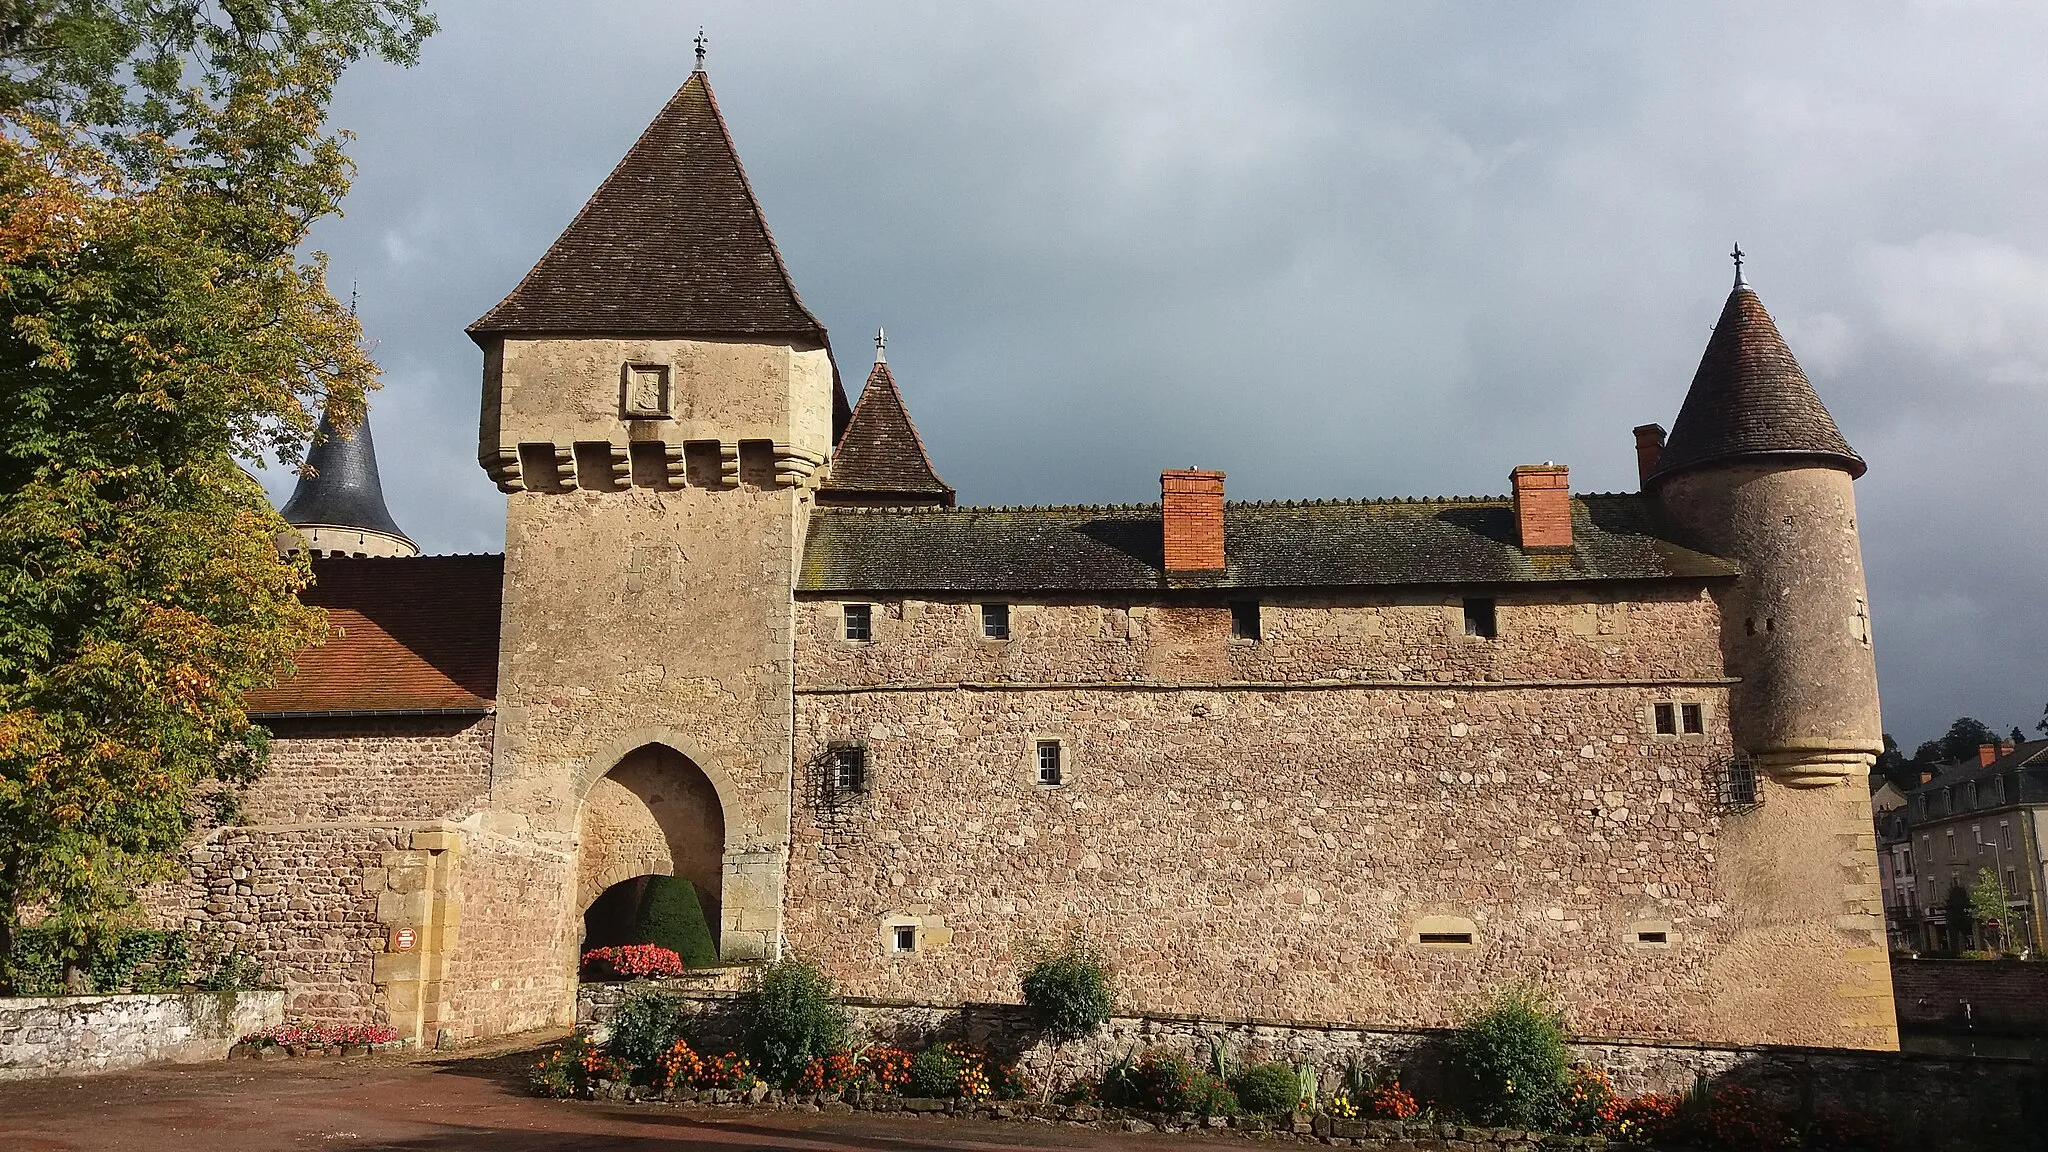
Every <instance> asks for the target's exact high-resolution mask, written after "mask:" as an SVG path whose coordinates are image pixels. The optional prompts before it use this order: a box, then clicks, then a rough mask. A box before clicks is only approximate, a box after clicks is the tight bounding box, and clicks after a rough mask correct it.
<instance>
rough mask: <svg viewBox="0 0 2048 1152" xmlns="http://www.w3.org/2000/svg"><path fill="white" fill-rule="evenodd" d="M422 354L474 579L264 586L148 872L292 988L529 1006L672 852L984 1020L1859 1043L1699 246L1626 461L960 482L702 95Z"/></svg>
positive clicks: (521, 1015) (1808, 520)
mask: <svg viewBox="0 0 2048 1152" xmlns="http://www.w3.org/2000/svg"><path fill="white" fill-rule="evenodd" d="M470 335H471V336H472V337H473V338H474V339H475V341H476V342H477V344H478V345H479V346H480V347H481V349H482V352H483V402H482V412H481V420H480V426H479V427H480V437H479V444H478V452H479V459H480V462H481V463H482V465H483V467H484V468H485V469H486V470H487V471H488V472H489V474H490V475H491V476H492V478H493V479H494V480H495V481H496V482H497V484H498V485H499V487H500V488H501V489H502V490H503V491H504V492H505V494H506V548H505V554H504V555H503V556H502V557H403V556H395V557H387V558H355V557H331V556H330V557H323V558H322V559H319V560H317V561H316V574H317V577H318V583H317V584H316V586H315V588H314V589H313V590H312V592H311V593H310V594H309V598H310V599H311V600H313V601H314V602H316V603H319V604H322V605H323V606H325V607H327V608H328V610H329V612H330V614H331V616H332V618H333V619H334V621H335V622H336V623H337V624H338V625H340V626H341V628H340V632H339V634H338V635H337V636H335V637H334V638H333V639H332V640H330V641H329V642H328V643H327V644H326V645H324V646H322V647H320V648H317V649H314V650H312V651H311V652H309V653H307V654H306V656H305V657H304V658H303V659H302V660H301V661H300V666H299V670H298V672H297V674H296V675H295V676H293V677H292V678H291V679H289V680H287V681H285V682H284V683H281V684H279V685H278V686H276V687H275V688H272V689H268V690H266V691H265V692H263V693H259V694H258V695H257V696H256V697H255V698H253V699H252V700H251V702H250V703H251V708H252V710H253V711H254V712H255V713H256V714H257V715H258V716H260V717H261V718H262V719H263V720H264V722H265V723H267V724H269V725H270V726H271V727H272V728H273V730H274V732H275V733H276V735H277V740H276V742H275V751H274V754H273V758H272V764H271V767H270V769H269V772H268V774H267V775H266V777H265V778H264V780H263V781H262V782H261V783H260V784H259V785H257V786H256V788H255V789H253V790H252V792H251V794H250V796H249V798H248V801H247V803H246V805H245V811H246V812H247V813H248V815H249V822H248V823H247V824H245V825H239V826H235V827H229V828H221V829H215V830H211V831H210V832H209V833H208V835H207V836H206V838H205V839H204V841H203V842H202V843H200V844H199V845H197V846H195V849H194V856H193V880H192V882H191V884H190V885H188V886H187V887H186V888H185V889H184V890H183V891H182V892H181V893H171V894H166V896H165V898H164V901H163V904H164V907H165V911H166V913H167V914H168V915H176V916H182V917H183V918H185V919H186V920H187V921H188V922H191V923H195V924H214V925H219V926H222V927H224V928H226V929H227V930H229V931H231V932H235V933H239V934H241V935H243V936H244V937H245V938H246V939H247V940H248V941H249V942H250V943H251V945H252V946H254V947H255V948H257V950H258V952H259V954H260V955H261V956H263V957H264V959H265V960H266V961H267V962H269V963H271V964H272V966H273V967H274V968H276V969H277V970H278V971H280V972H281V973H282V974H283V975H285V977H286V979H287V981H288V984H289V986H290V987H291V989H292V998H293V999H292V1003H293V1009H294V1011H296V1012H299V1013H301V1014H305V1015H311V1016H328V1017H333V1018H339V1019H361V1018H364V1017H365V1016H383V1017H388V1018H390V1019H392V1020H393V1021H395V1022H398V1023H399V1024H400V1026H401V1027H402V1028H404V1029H405V1030H408V1031H410V1032H413V1033H414V1034H417V1035H421V1036H433V1035H435V1034H437V1033H441V1032H446V1033H448V1034H449V1035H450V1036H452V1037H454V1038H458V1039H459V1038H463V1037H471V1036H482V1035H491V1034H496V1033H502V1032H507V1031H513V1030H517V1029H520V1028H526V1027H532V1026H536V1025H542V1024H559V1023H565V1022H567V1020H568V1019H569V1018H570V1013H571V1011H572V1007H573V1001H574V989H575V969H576V957H577V953H578V948H579V945H580V943H581V940H582V938H583V931H584V927H585V924H584V916H585V913H586V911H588V910H591V909H592V908H593V906H594V904H595V903H596V902H598V901H599V899H600V897H602V896H603V894H604V893H606V892H608V891H614V890H615V886H618V885H621V884H625V883H627V882H635V881H637V880H638V879H639V878H642V877H646V876H650V875H669V876H679V877H684V878H687V879H688V880H690V881H691V882H692V884H693V885H694V886H695V888H696V890H697V892H698V894H699V898H700V901H701V902H702V903H703V904H704V905H705V907H706V909H707V911H708V912H709V914H710V919H711V921H712V922H713V923H714V924H715V925H716V928H717V931H718V936H719V949H720V952H721V953H722V955H723V957H724V958H725V959H726V960H727V961H728V962H736V963H744V962H748V961H755V960H759V959H762V958H767V957H773V956H776V955H778V954H781V953H783V952H785V951H789V950H797V951H801V952H803V953H804V954H806V955H809V956H812V957H814V958H816V959H817V960H818V961H819V962H821V963H822V964H824V965H825V966H826V967H827V968H828V969H829V970H830V971H831V973H832V975H833V976H834V978H835V979H836V980H837V981H838V982H839V984H840V986H841V987H842V988H843V989H845V990H846V991H848V992H850V993H853V994H858V995H866V996H874V997H884V998H892V999H897V1000H903V1001H911V1002H917V1003H923V1004H938V1005H945V1004H957V1003H960V1002H963V1001H981V1000H1008V999H1013V998H1014V997H1015V996H1016V994H1017V993H1016V987H1015V971H1016V965H1017V962H1018V959H1019V957H1020V956H1022V955H1023V954H1024V952H1025V951H1026V949H1028V947H1030V946H1031V944H1032V943H1033V942H1035V941H1040V940H1045V939H1048V938H1051V937H1057V936H1059V935H1062V934H1064V933H1067V932H1069V931H1079V932H1083V933H1086V934H1088V935H1089V936H1091V937H1093V938H1095V939H1096V940H1098V941H1100V942H1101V943H1102V944H1103V945H1104V946H1105V947H1106V948H1107V949H1108V951H1109V952H1110V953H1111V955H1112V956H1113V957H1114V958H1115V960H1116V962H1117V964H1118V966H1119V968H1120V971H1121V973H1122V977H1121V979H1122V986H1123V991H1124V996H1125V999H1126V1002H1127V1005H1128V1007H1129V1008H1131V1009H1134V1010H1136V1011H1140V1012H1144V1011H1156V1012H1173V1013H1184V1014H1193V1015H1198V1016H1204V1017H1210V1018H1224V1019H1258V1020H1265V1021H1296V1022H1301V1023H1304V1024H1317V1023H1328V1022H1340V1023H1352V1024H1366V1025H1384V1026H1432V1025H1439V1024H1443V1023H1446V1022H1448V1021H1449V1020H1450V1019H1452V1017H1453V1015H1454V1014H1455V1011H1456V1009H1457V1006H1458V1005H1459V1004H1460V1003H1461V1002H1463V1001H1465V1000H1467V999H1469V998H1470V997H1472V996H1474V995H1476V994H1479V993H1481V992H1483V991H1484V990H1486V989H1488V988H1491V987H1495V986H1498V985H1500V984H1503V983H1506V982H1508V981H1510V980H1515V979H1522V978H1535V979H1539V980H1542V981H1544V982H1545V983H1547V984H1549V985H1551V986H1553V987H1554V988H1556V989H1558V990H1559V991H1560V992H1561V993H1562V994H1563V995H1564V997H1565V999H1566V1000H1567V1002H1568V1003H1569V1005H1570V1008H1571V1014H1572V1022H1573V1025H1574V1027H1576V1028H1577V1029H1578V1030H1579V1031H1581V1032H1583V1033H1586V1034H1589V1035H1598V1036H1607V1037H1624V1038H1635V1039H1642V1040H1652V1041H1654V1040H1673V1041H1679V1040H1697V1041H1708V1042H1714V1043H1796V1044H1820V1045H1846V1046H1856V1047H1877V1048H1887V1047H1892V1046H1895V1045H1896V1042H1897V1036H1896V1028H1895V1026H1894V1022H1893V1017H1892V1012H1891V994H1890V977H1889V971H1888V968H1887V966H1886V963H1885V954H1884V951H1883V933H1882V916H1881V910H1880V907H1879V904H1878V894H1877V888H1876V858H1875V847H1874V841H1873V838H1872V835H1871V829H1870V826H1869V822H1868V819H1867V816H1866V814H1865V811H1864V808H1863V803H1862V801H1863V776H1864V772H1865V771H1866V770H1867V769H1868V767H1869V765H1870V763H1871V761H1872V759H1873V758H1874V756H1875V754H1876V752H1877V751H1878V745H1879V740H1880V737H1879V727H1878V700H1877V690H1876V681H1875V673H1874V664H1873V662H1872V659H1871V648H1870V644H1871V638H1870V631H1869V611H1868V604H1867V599H1866V593H1865V590H1864V584H1863V574H1862V560H1861V552H1860V545H1859V543H1858V538H1857V533H1856V521H1855V513H1854V500H1853V495H1852V492H1851V482H1852V481H1853V480H1854V478H1855V477H1856V476H1857V475H1859V474H1860V473H1861V472H1862V470H1863V467H1864V463H1863V461H1862V460H1861V459H1860V458H1859V457H1857V455H1856V454H1855V453H1854V451H1853V450H1851V449H1850V447H1849V445H1848V444H1847V442H1846V441H1845V440H1844V439H1843V437H1842V435H1841V433H1840V432H1839V430H1838V429H1837V428H1836V426H1835V424H1834V422H1833V420H1832V419H1831V418H1830V417H1829V416H1828V413H1827V411H1826V409H1825V407H1823V405H1822V404H1821V401H1820V399H1819V397H1818V396H1817V395H1816V394H1815V393H1814V390H1813V388H1812V386H1811V385H1810V384H1809V383H1808V381H1807V380H1806V378H1805V376H1804V375H1803V374H1802V373H1801V372H1800V370H1799V367H1798V364H1797V362H1796V361H1795V360H1794V359H1793V356H1792V354H1791V352H1790V350H1789V349H1788V348H1787V347H1786V346H1785V343H1784V341H1783V340H1782V339H1781V338H1780V336H1779V334H1778V332H1777V330H1776V328H1775V326H1774V324H1773V323H1772V321H1771V318H1770V316H1769V314H1768V313H1767V312H1766V311H1765V310H1764V308H1763V305H1762V303H1761V301H1760V300H1759V299H1758V297H1757V296H1756V294H1755V292H1754V291H1752V290H1751V289H1750V287H1749V286H1748V285H1747V284H1744V283H1742V282H1740V280H1739V279H1738V282H1737V284H1736V286H1735V288H1734V290H1733V291H1732V292H1731V294H1730V296H1729V299H1728V303H1727V306H1726V308H1725V309H1724V311H1723V314H1722V316H1721V319H1720V321H1719V324H1718V325H1717V327H1716V329H1715V332H1714V335H1713V338H1712V340H1711V341H1710V342H1709V345H1708V348H1707V351H1706V354H1705V355H1704V357H1703V358H1702V360H1701V363H1700V368H1699V371H1698V373H1697V375H1696V376H1695V378H1694V379H1693V381H1692V384H1691V388H1690V391H1689V392H1688V393H1687V395H1686V398H1685V400H1684V403H1683V406H1682V407H1681V408H1680V409H1679V414H1678V417H1677V419H1676V421H1675V422H1674V425H1673V428H1672V431H1671V434H1670V437H1669V439H1668V441H1667V440H1666V438H1665V434H1664V431H1663V429H1662V428H1661V427H1659V426H1656V425H1644V426H1643V427H1641V428H1639V429H1637V431H1636V444H1635V449H1636V452H1637V458H1638V462H1639V465H1640V468H1641V477H1642V487H1641V490H1640V491H1637V492H1630V493H1606V494H1574V493H1573V492H1572V491H1571V489H1570V474H1569V471H1568V469H1567V468H1565V467H1564V466H1562V465H1555V464H1549V465H1523V466H1520V467H1513V468H1510V467H1509V466H1508V464H1507V462H1503V464H1502V466H1501V472H1502V474H1503V475H1504V476H1505V477H1506V479H1507V482H1508V485H1509V488H1510V492H1509V493H1508V494H1506V495H1503V496H1481V497H1446V498H1419V499H1408V500H1374V501H1363V500H1320V501H1298V502H1284V503H1240V502H1230V501H1227V500H1226V498H1225V483H1226V479H1227V478H1226V477H1225V476H1224V474H1223V473H1222V472H1215V471H1199V470H1187V471H1175V472H1166V473H1163V474H1162V478H1161V500H1160V502H1159V503H1157V504H1141V505H1121V506H1098V507H1060V508H1013V507H972V506H956V495H955V493H954V490H953V489H952V488H951V487H950V486H949V485H947V484H946V483H945V482H944V481H943V480H942V479H941V478H940V477H939V475H938V473H937V471H936V470H935V469H934V468H933V466H932V462H931V458H930V456H929V454H928V453H927V452H926V451H925V447H924V444H923V442H922V440H921V439H920V437H919V436H918V433H917V430H916V427H915V425H914V424H913V423H912V421H911V419H910V416H909V411H908V407H907V405H906V403H905V392H904V388H903V387H902V386H901V385H900V384H899V382H898V381H897V379H896V378H895V376H894V375H893V374H892V373H891V371H890V369H889V366H888V365H887V364H886V363H885V362H884V360H883V357H882V355H881V354H880V352H879V349H878V352H877V355H876V358H875V363H874V365H873V367H872V369H871V370H870V372H869V374H868V377H867V382H866V386H865V388H864V390H863V392H862V394H861V396H860V402H859V404H858V406H849V405H848V404H847V401H846V398H845V396H844V394H843V392H842V391H841V388H840V385H839V376H838V371H837V367H836V366H835V363H834V360H833V355H832V350H831V346H830V343H829V341H828V339H827V335H826V332H825V329H824V327H823V326H822V325H821V324H820V323H819V322H818V320H817V319H816V318H815V317H814V316H812V314H811V313H810V312H809V311H808V310H807V309H806V308H805V307H804V305H803V303H802V301H801V300H800V298H799V297H798V295H797V293H796V290H795V288H794V287H793V285H792V283H791V280H790V277H789V275H788V272H787V270H786V268H785V267H784V264H783V261H782V258H781V256H780V254H779V253H778V251H777V249H776V247H775V244H774V242H773V240H772V239H771V237H770V235H769V232H768V228H767V225H766V223H765V221H764V218H763V215H762V212H761V209H760V206H759V204H758V203H757V202H756V199H755V197H754V195H753V193H752V191H751V189H750V188H749V187H748V184H747V182H746V178H745V176H744V173H743V172H742V169H741V167H740V163H739V160H738V158H737V155H736V153H735V150H734V148H733V145H732V141H731V138H730V136H729V135H728V133H727V131H726V127H725V123H724V121H723V119H722V118H721V116H720V113H719V110H718V107H717V104H716V103H715V101H714V100H713V98H712V95H711V89H710V86H709V83H708V81H707V80H706V78H705V77H704V75H703V74H702V73H701V72H699V73H697V74H695V75H692V76H691V77H690V79H689V81H688V82H687V83H686V84H685V85H684V86H683V88H682V89H681V90H680V91H679V92H678V93H677V94H676V96H675V97H674V99H673V100H671V101H670V102H669V104H668V105H667V106H666V107H665V108H663V109H662V110H661V112H660V114H659V115H658V116H657V117H656V118H655V119H654V122H653V123H652V124H651V125H650V126H649V128H648V129H647V131H646V132H645V133H644V134H643V135H642V136H641V138H640V139H639V140H638V141H637V142H636V143H635V144H634V146H633V148H632V150H631V151H630V152H629V153H628V154H627V156H626V158H625V159H624V160H623V161H622V162H621V163H620V165H619V166H618V168H617V169H616V170H615V171H614V172H613V173H612V174H611V176H610V177H609V178H607V179H606V180H605V182H604V183H603V185H602V186H600V187H599V188H598V190H597V191H596V193H595V194H594V195H593V196H592V197H591V199H590V201H589V203H588V204H586V205H585V207H584V208H583V210H582V211H581V212H580V213H579V214H578V215H577V216H576V218H575V219H574V220H573V221H571V222H570V223H569V225H568V227H567V229H566V230H565V231H564V232H563V233H562V235H561V237H560V238H559V239H558V240H557V241H556V242H555V244H554V245H553V247H551V248H550V249H549V250H548V252H547V253H546V255H545V256H543V257H542V258H541V261H540V263H539V264H538V265H537V266H536V267H535V268H534V269H533V271H532V272H531V273H530V274H529V275H528V276H527V277H526V278H525V279H524V280H523V281H521V282H520V283H519V284H518V285H517V286H516V287H515V288H514V289H513V290H512V292H511V294H510V295H509V296H507V297H506V298H505V299H504V301H503V302H502V303H500V304H499V305H498V306H497V307H496V308H494V309H492V310H491V311H490V312H489V313H488V314H487V315H486V316H485V317H484V318H483V319H481V320H479V321H478V322H477V323H476V324H475V325H474V326H473V327H472V328H471V329H470ZM878 343H879V342H878ZM909 383H911V384H912V385H914V384H915V382H914V381H911V382H909ZM1676 393H1677V389H1676V388H1675V387H1674V388H1672V389H1670V392H1669V395H1668V396H1665V397H1662V398H1659V399H1655V400H1646V401H1645V402H1646V403H1655V404H1660V405H1668V404H1671V403H1672V402H1673V401H1675V400H1676V398H1677V396H1676ZM1616 447H1617V451H1624V450H1626V448H1625V444H1624V443H1617V446H1616ZM363 450H364V451H365V452H367V440H366V439H365V440H364V442H363ZM380 507H381V505H380ZM331 527H333V528H334V529H335V530H336V531H338V532H342V533H345V532H346V531H347V530H348V529H349V528H350V525H346V524H343V525H336V526H331ZM392 531H393V532H394V533H395V532H396V529H395V526H393V528H392ZM400 535H402V534H400Z"/></svg>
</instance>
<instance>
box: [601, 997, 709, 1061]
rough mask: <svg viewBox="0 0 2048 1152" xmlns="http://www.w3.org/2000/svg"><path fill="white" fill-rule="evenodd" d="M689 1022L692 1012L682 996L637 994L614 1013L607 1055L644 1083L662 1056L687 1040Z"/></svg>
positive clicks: (606, 1050) (607, 1044)
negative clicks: (627, 1068) (672, 1047)
mask: <svg viewBox="0 0 2048 1152" xmlns="http://www.w3.org/2000/svg"><path fill="white" fill-rule="evenodd" d="M689 1019H690V1010H689V1008H688V1006H687V1005H685V1004H684V1002H683V998H682V997H680V996H670V995H667V994H664V993H661V992H637V993H634V994H633V995H631V996H628V997H626V999H625V1001H624V1002H623V1003H621V1004H620V1005H619V1007H618V1009H617V1011H615V1012H613V1013H612V1019H611V1028H612V1031H611V1037H610V1038H609V1039H608V1040H606V1041H605V1046H604V1047H605V1055H607V1056H610V1057H611V1058H612V1059H614V1060H618V1061H620V1062H621V1063H624V1064H625V1065H627V1066H628V1067H630V1068H632V1069H633V1070H634V1074H635V1076H636V1077H638V1078H639V1079H640V1080H642V1081H643V1082H644V1081H646V1080H648V1079H650V1078H651V1077H652V1075H653V1073H654V1069H655V1065H656V1062H657V1061H659V1060H660V1059H661V1056H662V1053H664V1052H667V1051H668V1050H669V1048H670V1046H671V1045H673V1044H674V1043H675V1042H676V1041H677V1040H680V1039H682V1038H683V1029H684V1027H685V1025H687V1024H688V1023H689Z"/></svg>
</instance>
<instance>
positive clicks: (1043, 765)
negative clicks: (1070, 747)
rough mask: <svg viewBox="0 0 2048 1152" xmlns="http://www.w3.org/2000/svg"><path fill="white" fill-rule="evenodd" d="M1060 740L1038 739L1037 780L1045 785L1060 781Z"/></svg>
mask: <svg viewBox="0 0 2048 1152" xmlns="http://www.w3.org/2000/svg"><path fill="white" fill-rule="evenodd" d="M1061 767H1062V765H1061V764H1060V742H1059V741H1057V740H1040V741H1039V742H1038V782H1039V783H1040V784H1045V785H1056V784H1058V783H1060V781H1061V779H1062V775H1061V772H1060V769H1061Z"/></svg>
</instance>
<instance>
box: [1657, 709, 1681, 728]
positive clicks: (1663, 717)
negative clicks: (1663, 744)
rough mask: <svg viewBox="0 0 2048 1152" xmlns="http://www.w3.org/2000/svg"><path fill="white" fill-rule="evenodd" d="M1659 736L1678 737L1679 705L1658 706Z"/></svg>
mask: <svg viewBox="0 0 2048 1152" xmlns="http://www.w3.org/2000/svg"><path fill="white" fill-rule="evenodd" d="M1657 735H1659V736H1676V735H1678V706H1677V705H1675V704H1659V705H1657Z"/></svg>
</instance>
